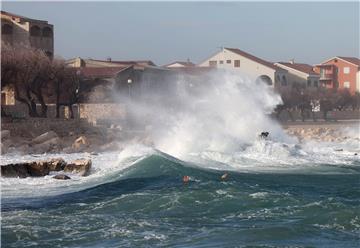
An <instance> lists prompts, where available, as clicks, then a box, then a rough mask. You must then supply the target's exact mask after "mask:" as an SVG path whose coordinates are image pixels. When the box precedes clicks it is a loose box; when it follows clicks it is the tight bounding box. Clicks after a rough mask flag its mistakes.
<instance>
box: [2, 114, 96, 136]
mask: <svg viewBox="0 0 360 248" xmlns="http://www.w3.org/2000/svg"><path fill="white" fill-rule="evenodd" d="M1 129H2V130H9V131H10V133H11V136H20V137H30V138H31V137H36V136H38V135H40V134H42V133H44V132H47V131H50V130H52V131H54V132H56V133H57V134H58V135H59V136H68V135H69V133H70V132H73V133H74V134H78V133H84V132H90V131H95V129H96V128H95V127H93V126H92V125H90V124H89V123H88V122H87V121H86V120H80V119H52V118H46V119H45V118H28V119H24V120H15V121H14V120H12V119H9V118H3V119H2V122H1Z"/></svg>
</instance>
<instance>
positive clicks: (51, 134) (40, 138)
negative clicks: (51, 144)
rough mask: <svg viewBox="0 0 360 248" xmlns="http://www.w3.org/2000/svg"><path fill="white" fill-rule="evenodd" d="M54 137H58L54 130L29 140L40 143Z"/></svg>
mask: <svg viewBox="0 0 360 248" xmlns="http://www.w3.org/2000/svg"><path fill="white" fill-rule="evenodd" d="M54 138H59V137H58V135H57V134H56V133H55V132H54V131H49V132H46V133H43V134H41V135H39V136H38V137H36V138H34V139H33V140H32V141H31V142H32V143H33V144H41V143H44V142H46V141H48V140H51V139H54Z"/></svg>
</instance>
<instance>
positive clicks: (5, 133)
mask: <svg viewBox="0 0 360 248" xmlns="http://www.w3.org/2000/svg"><path fill="white" fill-rule="evenodd" d="M0 135H1V140H6V139H8V138H10V131H9V130H1V134H0Z"/></svg>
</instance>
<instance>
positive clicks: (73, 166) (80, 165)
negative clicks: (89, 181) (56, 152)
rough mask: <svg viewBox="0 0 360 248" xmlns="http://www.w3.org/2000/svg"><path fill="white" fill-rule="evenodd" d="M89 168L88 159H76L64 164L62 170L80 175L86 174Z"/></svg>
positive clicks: (89, 161)
mask: <svg viewBox="0 0 360 248" xmlns="http://www.w3.org/2000/svg"><path fill="white" fill-rule="evenodd" d="M90 169H91V160H90V159H77V160H75V161H73V162H71V163H69V164H67V165H65V168H64V172H75V173H78V174H79V175H80V176H87V175H88V174H89V172H90Z"/></svg>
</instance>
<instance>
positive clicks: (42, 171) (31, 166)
mask: <svg viewBox="0 0 360 248" xmlns="http://www.w3.org/2000/svg"><path fill="white" fill-rule="evenodd" d="M26 167H27V170H28V172H29V174H30V176H32V177H43V176H46V175H48V174H49V172H50V170H49V166H48V162H47V161H38V162H30V163H27V164H26Z"/></svg>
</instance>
